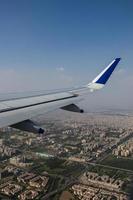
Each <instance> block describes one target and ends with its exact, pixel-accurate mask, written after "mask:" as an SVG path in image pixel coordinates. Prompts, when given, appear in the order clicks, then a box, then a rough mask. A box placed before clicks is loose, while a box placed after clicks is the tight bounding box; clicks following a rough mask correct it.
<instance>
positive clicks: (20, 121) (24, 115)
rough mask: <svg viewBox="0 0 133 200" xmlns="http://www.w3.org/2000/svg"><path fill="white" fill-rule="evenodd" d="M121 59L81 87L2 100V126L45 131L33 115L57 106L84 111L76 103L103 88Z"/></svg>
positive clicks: (0, 125)
mask: <svg viewBox="0 0 133 200" xmlns="http://www.w3.org/2000/svg"><path fill="white" fill-rule="evenodd" d="M119 61H120V58H116V59H115V60H113V61H112V62H111V63H110V64H109V65H108V66H107V67H106V68H105V69H104V70H103V71H102V72H101V73H100V74H99V75H98V76H97V77H96V78H95V79H94V80H93V81H92V82H90V83H89V84H87V85H84V86H82V87H80V88H74V89H71V90H64V91H63V92H55V93H48V94H41V95H36V96H30V97H23V98H16V99H15V98H12V99H8V100H7V99H6V100H1V101H0V128H2V127H5V126H11V127H13V128H18V129H20V130H24V131H29V132H34V133H43V132H44V130H43V129H42V128H40V127H39V126H37V125H36V124H35V123H34V122H33V121H31V120H30V119H31V118H32V117H35V116H36V115H40V114H43V113H46V112H50V111H53V110H55V109H57V108H61V109H64V110H67V111H73V112H83V110H82V109H80V108H79V107H78V106H77V105H75V104H74V103H75V102H76V101H79V100H80V99H81V98H83V97H84V96H85V95H86V94H88V92H89V91H91V92H92V91H94V90H99V89H101V88H103V87H104V86H105V84H106V82H107V81H108V79H109V77H110V76H111V74H112V72H113V71H114V69H115V68H116V66H117V64H118V63H119Z"/></svg>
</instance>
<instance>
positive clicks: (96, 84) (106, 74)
mask: <svg viewBox="0 0 133 200" xmlns="http://www.w3.org/2000/svg"><path fill="white" fill-rule="evenodd" d="M120 60H121V58H116V59H115V60H113V61H112V62H111V63H110V64H109V65H108V66H107V67H106V68H105V69H104V70H103V71H102V72H101V73H100V74H99V75H98V76H97V77H96V78H95V79H94V80H93V81H92V82H91V83H89V84H88V88H90V89H91V91H93V90H97V89H101V88H103V87H104V85H105V84H106V82H107V81H108V79H109V78H110V76H111V74H112V73H113V71H114V69H115V68H116V66H117V64H118V63H119V61H120Z"/></svg>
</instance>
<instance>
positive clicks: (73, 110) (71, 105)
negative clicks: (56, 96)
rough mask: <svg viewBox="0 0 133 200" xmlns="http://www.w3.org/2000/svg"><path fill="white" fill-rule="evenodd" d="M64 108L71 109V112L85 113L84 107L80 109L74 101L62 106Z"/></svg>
mask: <svg viewBox="0 0 133 200" xmlns="http://www.w3.org/2000/svg"><path fill="white" fill-rule="evenodd" d="M61 109H63V110H67V111H71V112H78V113H84V110H83V109H80V108H79V107H78V106H77V105H75V104H74V103H72V104H69V105H67V106H64V107H61Z"/></svg>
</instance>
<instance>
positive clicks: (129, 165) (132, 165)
mask: <svg viewBox="0 0 133 200" xmlns="http://www.w3.org/2000/svg"><path fill="white" fill-rule="evenodd" d="M100 164H102V165H109V166H112V167H117V168H122V169H127V170H132V171H133V159H128V158H117V157H116V156H113V155H109V156H108V158H106V159H105V160H103V161H102V162H100Z"/></svg>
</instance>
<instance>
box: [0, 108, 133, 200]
mask: <svg viewBox="0 0 133 200" xmlns="http://www.w3.org/2000/svg"><path fill="white" fill-rule="evenodd" d="M62 112H63V111H62ZM62 112H61V111H60V112H56V113H54V114H52V115H51V116H47V117H45V118H43V117H38V119H37V120H38V121H39V122H40V124H42V126H43V127H44V128H45V134H44V135H36V134H33V133H28V132H23V131H18V130H17V129H12V128H3V129H1V132H0V160H1V163H0V197H1V199H20V200H24V199H50V200H51V199H53V200H58V199H59V200H70V199H73V200H76V199H82V200H91V199H93V200H96V199H97V200H99V199H107V200H128V199H129V198H130V195H131V191H132V186H133V185H132V181H133V179H132V178H133V149H132V146H133V117H131V116H124V115H123V116H121V115H112V114H110V115H107V114H96V113H95V114H94V113H92V114H85V115H81V114H68V113H66V114H64V112H63V113H62ZM54 115H56V119H54V118H55V116H54Z"/></svg>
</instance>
